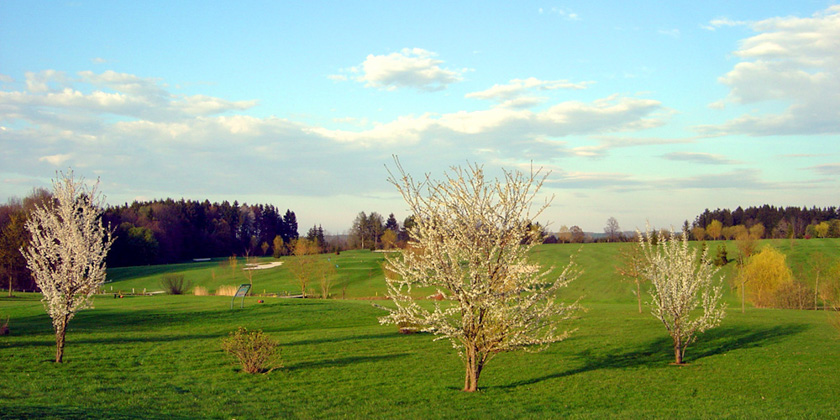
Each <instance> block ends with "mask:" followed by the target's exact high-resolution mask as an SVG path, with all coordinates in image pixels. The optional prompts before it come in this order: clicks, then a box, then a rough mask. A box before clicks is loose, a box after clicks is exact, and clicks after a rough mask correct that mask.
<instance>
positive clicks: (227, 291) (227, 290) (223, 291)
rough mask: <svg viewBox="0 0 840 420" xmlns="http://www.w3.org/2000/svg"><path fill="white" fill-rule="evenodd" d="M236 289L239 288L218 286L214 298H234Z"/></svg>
mask: <svg viewBox="0 0 840 420" xmlns="http://www.w3.org/2000/svg"><path fill="white" fill-rule="evenodd" d="M238 289H239V288H238V287H236V286H228V285H224V286H219V288H218V289H216V296H236V291H237V290H238Z"/></svg>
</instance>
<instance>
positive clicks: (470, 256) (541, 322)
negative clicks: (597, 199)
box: [380, 161, 578, 392]
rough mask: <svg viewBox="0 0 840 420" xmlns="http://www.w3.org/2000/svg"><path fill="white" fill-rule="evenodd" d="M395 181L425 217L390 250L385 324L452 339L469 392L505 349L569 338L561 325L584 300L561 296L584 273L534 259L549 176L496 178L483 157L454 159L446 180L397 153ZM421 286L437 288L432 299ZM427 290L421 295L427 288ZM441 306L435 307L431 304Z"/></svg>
mask: <svg viewBox="0 0 840 420" xmlns="http://www.w3.org/2000/svg"><path fill="white" fill-rule="evenodd" d="M396 164H397V168H398V170H399V175H398V176H395V175H394V174H393V173H391V176H390V178H389V181H390V182H391V183H393V184H394V185H395V186H396V187H397V189H398V190H399V191H400V193H401V194H402V196H403V198H404V199H405V201H406V202H407V203H408V206H409V208H410V210H411V212H412V215H413V216H414V220H415V222H416V224H415V225H414V226H413V227H412V228H411V229H410V231H409V235H410V240H409V243H408V246H407V249H406V250H405V251H404V252H403V253H402V254H401V255H400V256H399V257H394V258H389V259H388V260H387V262H386V271H390V272H392V273H393V275H391V276H388V278H387V280H386V281H387V285H388V292H387V293H388V297H389V298H390V299H391V300H392V301H393V303H394V304H395V306H396V308H395V309H389V311H390V313H389V314H388V315H386V316H384V317H382V318H380V322H381V323H383V324H387V323H390V324H397V325H411V326H416V327H417V328H418V329H420V330H421V331H426V332H431V333H434V334H436V335H438V336H439V337H438V338H437V339H443V338H446V339H449V341H450V342H451V343H452V346H453V347H454V348H455V349H457V350H458V352H459V355H460V356H461V358H462V360H463V362H464V367H465V378H464V389H463V390H464V391H468V392H472V391H476V390H477V389H478V380H479V377H480V375H481V372H482V370H483V369H484V367H485V365H486V364H487V362H489V361H490V360H491V359H492V358H493V357H494V356H496V355H497V354H499V353H501V352H507V351H513V350H518V349H529V350H534V351H537V350H541V349H543V348H545V347H546V346H547V345H548V344H550V343H554V342H557V341H561V340H563V339H565V338H566V337H567V336H568V334H569V333H570V332H569V331H564V332H562V333H560V332H558V331H557V324H558V323H560V322H561V321H563V320H567V319H569V318H571V317H572V315H573V312H574V311H575V309H577V308H578V305H577V302H575V303H572V304H563V303H558V302H557V291H558V289H559V288H560V287H563V286H566V285H567V284H568V283H569V282H570V281H571V280H573V279H574V278H575V277H577V271H576V270H575V269H574V267H573V265H572V264H571V263H570V264H569V265H568V266H567V267H566V268H565V269H564V270H563V271H562V272H561V273H560V274H559V275H558V276H557V277H549V273H550V272H551V271H552V270H550V269H543V268H542V267H540V266H539V265H537V264H533V263H531V262H530V261H529V257H528V254H529V251H530V250H531V248H532V247H533V246H534V245H536V244H537V243H538V237H539V232H538V231H536V230H532V229H530V228H529V227H530V225H531V223H532V222H533V220H534V219H535V218H536V217H537V216H538V215H539V214H540V213H542V212H543V211H544V210H545V209H546V208H547V207H548V205H549V202H550V200H547V201H546V202H545V203H544V204H543V205H542V206H540V207H539V208H538V209H536V211H534V212H533V213H532V212H531V210H532V208H531V202H532V201H533V199H534V197H535V195H536V194H537V192H538V191H539V190H540V187H541V186H542V183H543V181H544V180H545V176H542V177H540V171H536V172H534V171H533V170H532V171H531V173H530V175H528V176H526V175H524V174H522V173H521V172H507V171H506V172H505V173H504V179H503V180H498V179H497V180H495V181H488V180H486V179H485V177H484V171H483V169H482V167H481V166H477V165H470V166H469V167H468V168H467V169H466V170H464V169H462V168H452V172H451V173H448V174H446V175H445V179H444V180H443V181H435V180H432V179H431V178H430V177H429V176H428V175H427V176H426V179H425V180H424V181H423V182H416V181H415V180H414V179H413V178H412V177H411V176H410V175H407V174H406V173H405V171H404V170H403V168H402V167H401V166H400V164H399V161H397V162H396ZM416 288H427V290H428V288H433V289H437V298H438V299H440V300H436V301H434V302H433V303H431V304H429V305H420V304H418V302H417V299H418V297H422V296H418V293H419V292H418V291H416V290H415V289H416ZM421 295H422V294H421ZM432 305H433V308H432V309H429V308H430V307H431V306H432Z"/></svg>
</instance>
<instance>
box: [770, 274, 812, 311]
mask: <svg viewBox="0 0 840 420" xmlns="http://www.w3.org/2000/svg"><path fill="white" fill-rule="evenodd" d="M775 297H776V305H775V306H776V307H777V308H782V309H814V289H812V288H810V287H808V285H806V284H804V283H802V282H800V281H796V280H794V281H792V282H790V283H785V284H783V285H781V286H779V288H778V289H776V292H775Z"/></svg>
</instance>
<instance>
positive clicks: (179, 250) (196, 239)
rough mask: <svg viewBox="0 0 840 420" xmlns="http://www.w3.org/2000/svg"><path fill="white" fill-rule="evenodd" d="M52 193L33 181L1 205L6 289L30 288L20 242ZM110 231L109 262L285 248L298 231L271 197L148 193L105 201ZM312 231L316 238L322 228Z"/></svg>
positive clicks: (0, 271)
mask: <svg viewBox="0 0 840 420" xmlns="http://www.w3.org/2000/svg"><path fill="white" fill-rule="evenodd" d="M54 200H55V198H54V197H53V195H52V193H51V192H49V191H47V190H44V189H36V190H34V191H33V192H32V193H31V194H30V195H29V196H27V197H25V198H24V199H18V198H11V199H9V200H8V202H7V203H6V204H2V205H0V275H2V278H3V285H4V286H5V285H8V286H9V288H10V289H18V290H34V289H35V283H34V280H33V279H32V277H31V276H30V273H29V270H28V269H27V268H26V262H25V260H24V258H23V256H22V255H21V252H20V249H21V248H22V247H24V246H26V245H27V244H28V243H29V240H30V235H29V233H28V232H27V231H26V229H25V227H24V226H25V224H26V222H27V220H29V219H30V217H31V214H32V212H33V211H34V209H35V208H36V207H44V206H48V205H52V203H53V201H54ZM101 218H102V221H103V223H104V225H105V226H110V229H111V230H112V233H113V236H114V238H115V240H114V243H113V245H112V246H111V249H110V252H108V258H107V264H108V266H109V267H122V266H132V265H147V264H166V263H173V262H178V261H187V260H192V259H195V258H213V257H225V256H231V255H240V256H258V255H259V256H262V255H274V256H275V257H279V256H281V255H288V254H290V253H292V252H293V249H294V242H295V241H296V240H297V239H298V224H297V217H296V215H295V213H294V212H293V211H291V210H288V209H287V210H286V211H285V213H283V212H281V211H280V210H279V209H278V208H277V207H275V206H273V205H271V204H246V203H243V204H239V202H238V201H234V202H233V203H230V202H228V201H223V202H221V203H216V202H214V203H211V202H210V201H209V200H204V201H196V200H185V199H181V200H177V201H176V200H173V199H165V200H152V201H143V202H140V201H135V202H133V203H131V204H128V203H126V204H122V205H118V206H107V207H106V208H104V209H103V212H102V215H101ZM309 234H310V235H314V237H316V238H321V240H322V241H323V230H322V229H320V228H314V232H313V231H312V230H310V232H309Z"/></svg>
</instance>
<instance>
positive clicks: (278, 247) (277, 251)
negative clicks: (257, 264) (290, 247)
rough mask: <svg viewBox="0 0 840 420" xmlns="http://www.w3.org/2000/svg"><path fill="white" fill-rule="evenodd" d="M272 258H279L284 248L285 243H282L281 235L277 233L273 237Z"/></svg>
mask: <svg viewBox="0 0 840 420" xmlns="http://www.w3.org/2000/svg"><path fill="white" fill-rule="evenodd" d="M273 242H274V258H280V256H281V255H283V253H284V252H283V251H284V250H285V249H286V244H284V243H283V237H282V236H280V235H277V236H275V237H274V241H273Z"/></svg>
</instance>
